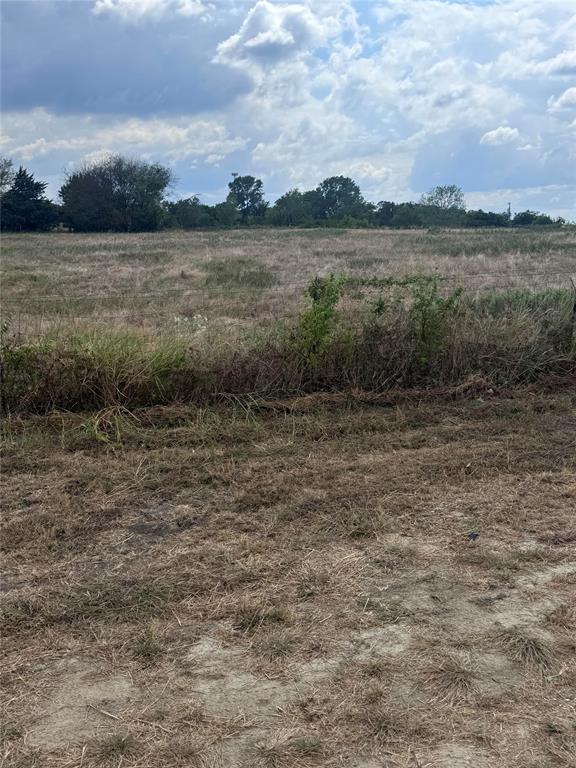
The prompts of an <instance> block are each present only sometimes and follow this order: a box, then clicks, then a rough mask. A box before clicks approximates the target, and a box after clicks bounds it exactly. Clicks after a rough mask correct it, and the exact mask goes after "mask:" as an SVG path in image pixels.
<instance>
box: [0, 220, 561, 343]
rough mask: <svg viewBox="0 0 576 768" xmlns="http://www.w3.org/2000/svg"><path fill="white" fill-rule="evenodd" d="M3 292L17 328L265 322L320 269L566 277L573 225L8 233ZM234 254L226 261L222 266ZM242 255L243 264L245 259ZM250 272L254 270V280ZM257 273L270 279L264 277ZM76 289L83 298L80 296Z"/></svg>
mask: <svg viewBox="0 0 576 768" xmlns="http://www.w3.org/2000/svg"><path fill="white" fill-rule="evenodd" d="M2 239H3V274H2V298H3V302H4V311H5V313H6V314H7V315H8V316H10V315H11V316H12V322H13V324H14V326H15V327H16V330H17V331H18V332H26V333H32V334H38V333H44V332H46V331H47V330H48V329H50V328H53V327H61V326H62V325H64V326H69V324H70V321H71V320H72V321H73V322H74V324H75V325H77V326H81V327H86V326H88V327H96V328H100V329H102V328H108V329H110V328H121V329H126V328H135V329H137V330H140V331H146V332H148V333H152V334H153V335H154V336H156V335H157V333H158V331H159V330H164V331H166V330H169V331H176V332H177V333H179V334H184V336H185V337H186V338H188V337H189V336H190V335H192V336H194V335H196V336H197V335H198V333H199V334H200V335H201V336H202V335H205V334H206V331H204V330H203V329H204V327H205V325H206V323H205V322H204V320H203V318H206V319H207V321H208V333H209V332H210V328H213V327H215V328H217V329H218V330H219V332H221V331H222V329H224V330H227V332H228V334H229V335H230V337H231V339H233V338H234V332H233V331H232V330H231V329H233V328H234V327H238V326H243V327H254V326H256V327H259V326H260V327H264V328H266V327H268V326H269V324H270V321H271V320H272V319H275V318H278V317H281V316H285V315H290V316H292V315H293V314H294V312H295V310H296V309H297V308H298V307H299V306H300V305H301V298H302V292H303V289H304V287H305V286H306V285H307V284H308V283H309V281H310V280H311V279H312V278H313V277H315V276H316V275H327V274H329V273H331V272H332V273H335V274H338V273H342V272H346V273H349V274H351V275H353V276H363V275H364V276H365V275H369V276H373V275H376V276H402V275H406V274H411V273H414V272H416V271H423V272H438V273H440V274H442V275H448V276H451V277H452V278H453V280H452V282H453V283H454V284H463V285H465V286H466V287H467V288H470V289H472V290H476V289H478V290H485V289H487V288H493V287H496V288H498V289H504V288H514V287H531V288H538V289H542V288H548V287H556V286H558V287H566V286H568V285H569V278H570V275H572V276H574V253H575V252H576V236H575V234H574V229H566V230H553V231H549V232H547V231H542V232H535V231H530V232H528V231H527V232H523V231H510V232H507V231H502V230H501V231H485V232H484V231H483V232H474V231H470V230H466V231H451V232H426V231H409V232H402V231H361V230H353V231H346V230H308V231H306V230H290V231H286V230H281V231H279V230H250V231H242V230H238V231H230V232H161V233H151V234H129V235H117V234H116V235H110V234H97V235H82V234H68V233H50V234H48V235H46V234H43V235H33V234H28V235H4V236H3V238H2ZM227 265H230V266H229V268H227ZM238 265H244V267H243V268H242V269H239V268H238ZM250 275H254V276H255V277H254V279H253V280H252V281H251V280H250V279H247V276H248V278H249V276H250ZM262 275H264V276H265V278H266V279H263V278H262ZM73 297H78V298H73Z"/></svg>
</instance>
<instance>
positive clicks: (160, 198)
mask: <svg viewBox="0 0 576 768" xmlns="http://www.w3.org/2000/svg"><path fill="white" fill-rule="evenodd" d="M171 182H172V172H171V171H170V169H169V168H166V167H165V166H163V165H160V164H158V163H147V162H145V161H143V160H132V159H129V158H124V157H121V156H120V155H112V156H110V157H107V158H105V159H104V160H102V161H100V162H98V163H94V164H91V165H84V166H82V167H81V168H79V169H77V170H75V171H72V172H71V173H69V174H68V176H67V177H66V181H65V182H64V184H63V185H62V187H61V189H60V197H61V199H62V203H63V212H64V218H65V221H66V222H67V223H68V224H69V225H70V226H71V227H72V228H73V229H74V230H76V231H77V232H90V231H96V232H98V231H105V232H106V231H110V232H133V231H134V232H141V231H152V230H156V229H158V228H159V227H160V225H161V224H162V222H163V219H164V216H165V209H164V206H163V203H164V197H165V194H166V190H167V188H168V186H169V185H170V183H171Z"/></svg>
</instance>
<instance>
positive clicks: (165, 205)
mask: <svg viewBox="0 0 576 768" xmlns="http://www.w3.org/2000/svg"><path fill="white" fill-rule="evenodd" d="M232 176H233V178H232V181H230V183H229V184H228V195H227V197H226V199H225V200H224V201H223V202H221V203H216V204H215V205H206V204H204V203H202V202H200V199H199V198H198V197H197V196H192V197H188V198H185V199H181V200H176V201H174V200H170V199H169V197H168V195H169V192H170V190H171V187H172V186H173V183H174V177H173V175H172V171H171V170H170V169H169V168H167V167H165V166H163V165H160V164H159V163H150V162H146V161H144V160H136V159H131V158H126V157H122V156H120V155H111V156H108V157H106V158H105V159H103V160H100V161H98V162H95V163H91V164H84V165H82V166H80V167H79V168H77V169H75V170H72V171H70V172H68V173H67V174H66V177H65V180H64V184H63V185H62V187H61V188H60V191H59V194H58V197H59V202H58V203H54V202H52V201H50V200H48V198H47V197H46V194H45V193H46V187H47V184H46V183H45V182H42V181H37V180H36V179H35V178H34V175H33V174H32V173H30V172H29V171H28V170H27V169H25V168H23V167H22V166H21V167H20V168H18V170H14V167H13V164H12V162H11V160H10V159H8V158H0V202H1V209H2V210H1V220H0V221H1V227H2V230H5V231H12V232H46V231H49V230H52V229H55V228H67V229H70V230H72V231H74V232H150V231H157V230H159V229H168V228H179V229H210V228H228V227H237V226H272V227H314V226H324V227H366V228H370V227H392V228H398V229H400V228H402V229H403V228H418V227H424V228H429V227H447V228H451V227H458V228H460V227H523V226H562V225H563V224H565V223H566V222H565V221H564V219H561V218H556V219H553V218H551V217H550V216H548V215H546V214H543V213H539V212H537V211H530V210H527V211H522V212H518V213H516V214H514V215H513V216H512V215H511V213H510V211H507V212H505V213H495V212H493V211H483V210H468V209H467V208H466V203H465V199H464V194H463V192H462V190H461V189H460V188H459V187H457V186H455V185H448V186H438V187H435V188H434V189H432V190H430V192H428V193H427V194H425V195H422V197H421V198H420V200H419V201H418V202H409V203H394V202H391V201H388V200H382V201H380V202H379V203H376V204H375V203H370V202H368V201H367V200H365V199H364V197H363V195H362V193H361V191H360V188H359V186H358V184H356V182H355V181H354V180H353V179H351V178H348V177H347V176H331V177H330V178H327V179H324V181H322V182H321V183H320V184H319V185H318V186H317V187H316V188H315V189H311V190H308V191H301V190H299V189H290V190H289V191H288V192H285V193H284V194H283V195H282V196H281V197H279V198H278V199H277V200H276V202H275V203H273V204H270V203H269V202H268V201H267V200H266V199H265V196H264V185H263V183H262V181H261V180H260V179H257V178H255V177H254V176H250V175H244V176H242V175H239V174H233V175H232Z"/></svg>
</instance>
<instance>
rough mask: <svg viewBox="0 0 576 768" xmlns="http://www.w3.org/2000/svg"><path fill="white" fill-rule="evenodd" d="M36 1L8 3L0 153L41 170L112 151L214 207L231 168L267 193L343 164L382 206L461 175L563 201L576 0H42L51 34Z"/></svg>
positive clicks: (570, 141) (570, 174)
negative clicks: (170, 175)
mask: <svg viewBox="0 0 576 768" xmlns="http://www.w3.org/2000/svg"><path fill="white" fill-rule="evenodd" d="M28 5H29V4H28V3H3V4H0V10H1V11H2V12H3V15H4V16H6V17H7V18H8V19H9V21H11V23H12V22H14V19H16V18H17V17H18V18H19V21H18V23H17V24H16V25H14V23H12V26H8V27H6V30H5V36H4V37H5V46H4V48H5V52H4V57H5V58H7V60H8V62H7V63H8V67H5V83H8V87H6V85H5V87H4V93H3V97H4V104H5V106H7V107H8V108H9V109H10V110H12V112H11V114H10V115H9V116H8V119H5V121H4V126H5V129H6V132H7V135H8V136H10V137H12V138H11V139H10V140H9V141H8V143H7V144H6V149H5V150H4V151H8V152H15V153H19V154H18V155H17V156H18V158H19V159H20V158H21V159H24V158H25V157H30V158H31V160H32V161H33V163H34V164H33V166H32V168H33V169H34V170H36V171H38V172H40V173H45V174H46V177H48V176H49V175H50V174H54V175H55V176H56V177H57V175H58V173H59V172H60V169H61V168H62V166H63V164H64V163H65V162H66V161H67V160H69V159H70V157H72V159H78V158H80V157H85V156H88V155H91V154H93V153H95V152H99V151H101V150H102V149H107V150H111V151H120V152H126V153H128V154H138V155H142V156H152V157H154V159H158V160H161V161H166V162H170V163H171V164H174V165H175V171H176V174H177V175H178V177H179V178H180V179H181V180H182V181H181V185H182V188H183V189H185V188H186V187H187V186H188V187H189V188H194V189H198V190H201V191H204V192H206V193H208V194H209V195H213V197H212V198H211V199H214V200H218V199H222V197H221V195H222V194H225V191H226V182H227V180H228V178H229V173H230V172H231V171H239V172H242V173H244V172H246V173H251V174H254V175H256V176H259V177H261V178H262V179H263V180H264V182H265V188H266V190H267V192H268V193H269V194H270V195H273V194H274V193H276V192H278V193H281V192H282V191H284V190H285V189H286V188H288V187H289V186H293V185H299V186H301V187H305V188H310V187H313V186H315V185H316V184H317V183H318V182H319V181H321V180H322V178H324V177H326V176H328V175H332V174H343V175H350V176H352V177H355V178H357V180H358V181H359V183H360V185H361V187H362V190H363V192H364V193H365V194H366V196H367V197H368V198H369V199H373V200H380V199H397V200H399V199H404V200H405V199H414V198H415V197H416V196H417V195H418V194H419V193H420V192H421V191H424V190H426V189H428V188H430V187H431V186H434V185H435V184H445V183H457V184H460V185H461V186H462V187H463V188H464V189H465V190H466V191H469V190H476V192H477V194H478V195H485V196H486V195H488V194H490V192H491V190H497V189H501V190H510V189H515V190H517V193H516V194H517V199H518V201H519V202H518V205H519V206H521V205H522V203H521V202H520V201H521V200H522V199H523V198H522V194H523V193H522V190H523V189H529V188H536V187H538V188H541V189H546V190H551V189H552V188H554V189H555V190H556V191H555V192H554V206H555V210H557V211H559V210H562V209H563V207H567V205H568V204H569V203H566V204H565V203H563V202H562V199H560V198H562V196H564V199H565V200H568V195H569V194H571V193H570V192H569V191H567V190H568V184H569V181H571V180H572V179H573V178H576V143H575V142H574V128H575V127H576V122H575V121H574V118H573V113H572V112H571V111H570V110H571V109H572V108H573V107H574V101H575V98H576V95H575V94H574V90H575V89H574V88H572V87H571V86H573V81H568V82H567V78H569V77H571V76H572V75H573V74H574V66H575V64H576V54H575V52H574V51H575V49H576V45H575V43H576V9H575V7H574V0H546V2H542V0H483V2H477V1H475V2H471V1H469V2H463V1H462V0H460V1H459V2H456V1H449V0H374V2H373V3H366V2H365V0H201V1H200V0H93V2H92V4H88V3H80V2H74V3H50V4H48V3H46V6H48V5H50V7H51V8H53V9H54V10H53V11H52V13H53V16H54V18H53V19H52V22H51V24H52V26H51V27H49V30H48V31H47V23H48V22H47V20H46V19H45V18H43V19H42V21H41V23H40V22H38V23H36V22H35V16H34V14H32V13H31V12H30V11H25V10H19V9H22V8H25V7H26V6H28ZM92 9H95V10H96V11H97V16H96V17H93V18H92V19H87V15H89V14H91V11H92ZM26 13H28V16H26ZM187 14H188V15H187ZM200 20H202V23H201V24H200V23H199V21H200ZM87 21H88V22H89V23H87ZM119 21H122V22H129V21H133V22H137V21H138V22H144V21H146V23H138V24H131V25H130V26H128V25H127V24H126V23H118V22H119ZM50 34H51V35H52V36H55V35H57V34H59V35H60V36H64V37H65V38H66V40H67V41H68V44H67V46H65V47H64V48H63V47H54V48H50V47H49V46H47V45H46V41H47V40H48V39H50ZM24 39H26V40H27V41H28V50H27V52H26V53H27V56H26V67H22V65H21V62H22V60H23V59H22V52H21V50H20V48H21V41H22V40H24ZM6 50H7V51H8V53H6ZM54 82H60V83H64V82H65V83H66V88H58V89H55V88H53V87H52V85H53V83H54ZM559 83H560V84H561V85H559ZM566 88H567V89H568V90H565V89H566ZM40 105H43V106H44V107H45V108H46V110H45V115H44V116H43V117H42V116H39V115H38V114H37V113H36V112H33V113H32V112H31V111H30V109H31V107H38V106H40ZM47 115H50V118H51V122H50V120H48V117H47ZM498 147H501V149H500V150H499V151H495V148H498ZM520 150H523V151H520ZM192 167H194V171H193V172H192V171H191V170H190V169H191V168H192ZM505 194H506V195H508V194H509V193H508V192H506V193H505ZM542 194H545V193H542ZM556 198H558V199H556ZM484 199H487V198H486V197H485V198H484ZM507 199H513V198H512V197H508V198H507ZM525 199H526V200H528V197H526V198H525ZM550 200H551V202H550V205H545V204H542V207H544V208H548V209H549V210H551V211H552V210H554V208H553V207H552V198H550ZM570 202H571V200H570ZM531 204H532V203H531ZM533 204H534V205H535V203H533ZM572 218H573V216H572Z"/></svg>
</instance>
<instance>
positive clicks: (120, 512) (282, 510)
mask: <svg viewBox="0 0 576 768" xmlns="http://www.w3.org/2000/svg"><path fill="white" fill-rule="evenodd" d="M301 405H302V403H299V401H295V402H294V407H293V408H291V407H290V403H288V402H287V401H285V402H284V404H283V405H282V407H280V406H279V405H278V404H277V405H276V406H275V407H274V408H260V409H257V408H251V409H248V410H247V409H246V407H245V404H242V403H240V402H236V403H228V404H226V405H221V406H220V407H218V408H213V409H198V408H194V407H191V406H170V407H166V408H155V409H149V410H148V409H143V410H141V411H139V412H137V413H135V414H130V416H128V415H126V418H127V421H128V424H129V426H128V428H126V429H125V430H124V432H123V433H122V437H121V439H120V440H117V439H113V440H102V439H101V434H100V433H101V432H102V429H101V428H99V429H87V428H86V427H85V423H86V420H90V423H91V424H92V425H93V424H94V416H93V415H92V416H87V415H86V414H63V413H61V414H58V415H55V414H52V415H49V416H46V417H39V416H36V417H31V418H24V417H20V418H18V419H16V418H14V419H12V420H10V423H7V424H5V432H4V436H5V441H4V456H3V474H2V478H1V484H2V493H3V499H4V505H3V506H4V519H3V530H2V537H1V539H2V547H3V560H4V570H5V573H4V579H3V585H2V586H3V594H2V610H3V647H2V652H3V667H2V684H3V688H4V691H5V695H4V698H3V701H2V703H3V721H4V724H5V725H4V758H3V759H4V764H5V765H6V766H10V768H14V766H20V767H21V768H23V767H24V766H26V768H43V766H45V765H54V766H55V767H56V768H64V767H65V766H73V765H80V764H82V768H91V767H93V766H94V767H95V766H98V765H110V766H114V768H117V766H118V765H119V763H121V764H122V765H123V766H130V765H135V766H136V765H137V766H139V768H152V766H154V768H169V767H170V768H171V766H187V767H188V768H190V767H192V766H193V767H194V768H224V766H226V767H227V766H232V765H240V766H258V765H261V766H279V767H281V768H284V766H302V767H304V766H308V765H310V766H317V765H322V766H327V767H329V768H332V767H333V766H334V767H335V766H337V765H354V764H355V763H359V764H360V765H361V764H362V762H361V761H362V760H364V761H365V763H366V764H367V765H370V761H372V762H373V763H375V764H376V765H379V764H382V763H388V764H389V765H391V766H402V767H403V768H404V767H405V766H412V767H413V766H414V765H417V764H420V765H427V764H434V763H435V762H436V763H437V764H439V765H442V764H443V763H442V762H441V761H442V760H444V764H446V765H448V764H449V765H454V766H455V768H458V767H459V766H460V765H466V761H468V763H469V764H474V765H478V766H481V765H482V766H483V765H484V764H486V765H489V766H495V767H496V768H527V766H534V765H546V766H547V768H548V766H550V768H556V767H557V766H559V767H560V768H567V766H569V765H570V759H571V758H570V751H571V749H572V746H573V742H574V733H573V730H571V725H570V724H569V722H568V719H569V718H568V715H569V712H568V711H567V709H566V702H567V701H570V700H571V698H573V696H574V689H575V686H576V664H575V661H574V658H575V657H574V653H573V648H572V650H571V643H573V640H572V639H571V636H572V629H573V626H574V624H573V621H574V617H573V615H572V614H573V612H572V610H571V605H572V602H573V593H574V574H575V573H576V563H575V562H574V553H573V547H572V543H573V542H572V538H571V535H570V531H571V526H572V514H573V508H574V503H575V501H576V481H575V463H574V450H573V448H574V430H575V427H576V415H575V413H576V411H575V405H576V401H575V400H574V394H573V392H572V391H570V390H566V391H560V390H557V391H555V392H549V393H544V392H542V391H541V392H536V391H534V390H532V391H522V390H517V391H515V392H514V393H509V394H508V396H506V395H504V394H496V393H492V394H487V393H483V394H481V395H480V396H475V397H469V398H467V399H466V398H458V399H450V398H448V399H445V400H441V399H438V398H436V399H428V400H425V399H422V400H420V401H418V400H416V401H412V400H411V399H409V398H404V399H403V400H399V401H398V402H396V403H393V404H388V405H386V406H383V405H382V404H381V403H378V402H372V403H369V402H364V403H362V402H356V403H351V402H349V401H346V400H345V401H344V402H338V401H337V399H336V400H335V401H334V402H329V401H326V400H325V399H322V398H318V400H317V401H316V402H314V401H313V400H311V399H307V400H306V403H305V407H300V406H301ZM98 423H99V424H100V427H102V426H103V425H104V424H105V423H106V424H113V421H111V417H110V414H108V415H107V416H106V420H104V418H103V417H100V420H99V422H98ZM130 425H132V426H130ZM105 431H106V434H108V435H109V434H110V430H109V429H108V427H107V428H106V430H105ZM470 531H478V532H479V537H478V539H477V541H475V542H470V541H469V540H468V539H467V534H468V533H469V532H470ZM527 723H528V724H529V726H530V727H529V728H528V729H527V728H526V724H527ZM546 724H548V725H546ZM128 735H129V738H127V737H128ZM125 738H127V741H126V743H124V742H123V741H122V740H123V739H125ZM447 755H448V757H447ZM447 760H448V762H446V761H447Z"/></svg>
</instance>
